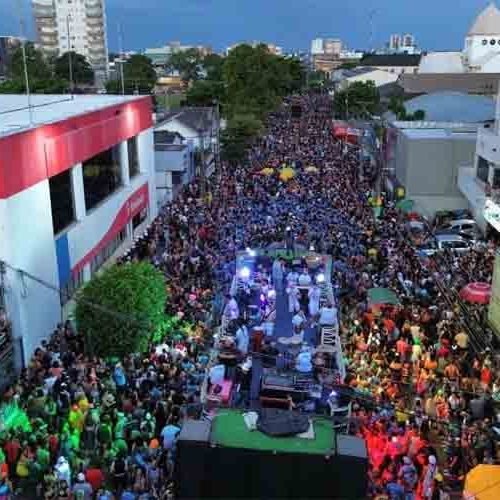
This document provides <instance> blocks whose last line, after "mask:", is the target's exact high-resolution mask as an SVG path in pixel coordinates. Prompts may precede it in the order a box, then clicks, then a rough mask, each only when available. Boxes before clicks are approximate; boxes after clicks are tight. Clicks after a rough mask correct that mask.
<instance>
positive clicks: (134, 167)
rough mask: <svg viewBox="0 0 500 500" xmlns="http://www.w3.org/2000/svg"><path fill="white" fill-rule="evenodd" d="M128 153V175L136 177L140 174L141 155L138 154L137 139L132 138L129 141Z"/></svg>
mask: <svg viewBox="0 0 500 500" xmlns="http://www.w3.org/2000/svg"><path fill="white" fill-rule="evenodd" d="M127 151H128V174H129V177H130V178H131V179H132V177H135V176H136V175H137V174H138V173H139V154H138V152H137V137H132V138H131V139H129V140H128V141H127Z"/></svg>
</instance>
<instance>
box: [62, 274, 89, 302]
mask: <svg viewBox="0 0 500 500" xmlns="http://www.w3.org/2000/svg"><path fill="white" fill-rule="evenodd" d="M83 282H84V278H83V267H82V268H81V269H80V270H79V271H77V272H75V273H73V274H72V275H71V277H70V279H69V281H68V282H67V283H66V284H65V285H64V286H63V287H62V288H61V305H64V304H66V302H68V301H69V300H71V298H72V297H73V296H74V295H75V292H76V291H77V290H78V289H79V288H80V287H81V286H82V285H83Z"/></svg>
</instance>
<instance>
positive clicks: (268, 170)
mask: <svg viewBox="0 0 500 500" xmlns="http://www.w3.org/2000/svg"><path fill="white" fill-rule="evenodd" d="M259 174H261V175H265V176H266V177H268V176H270V175H273V174H274V170H273V169H272V168H270V167H266V168H263V169H262V170H260V171H259Z"/></svg>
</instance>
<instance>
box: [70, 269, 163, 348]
mask: <svg viewBox="0 0 500 500" xmlns="http://www.w3.org/2000/svg"><path fill="white" fill-rule="evenodd" d="M165 301H166V291H165V280H164V277H163V275H162V273H161V272H159V271H157V270H156V269H155V268H154V267H153V266H152V265H151V264H148V263H145V262H141V263H130V264H125V265H117V266H113V267H111V268H109V269H106V270H105V271H104V272H103V273H102V274H98V275H96V276H94V277H93V278H92V280H90V281H89V282H88V283H87V284H86V285H85V286H84V287H83V288H82V289H81V290H80V291H79V293H78V295H77V305H76V311H75V315H76V322H77V326H78V329H79V330H80V331H81V332H82V333H83V335H84V336H85V339H86V341H87V342H88V343H89V346H88V347H89V350H90V351H92V352H93V353H95V354H98V355H100V356H122V355H125V354H129V353H131V352H144V351H145V350H146V349H147V348H148V344H149V342H150V341H151V339H152V338H153V337H154V338H158V329H161V328H163V325H164V323H165V321H164V320H165V316H164V310H165Z"/></svg>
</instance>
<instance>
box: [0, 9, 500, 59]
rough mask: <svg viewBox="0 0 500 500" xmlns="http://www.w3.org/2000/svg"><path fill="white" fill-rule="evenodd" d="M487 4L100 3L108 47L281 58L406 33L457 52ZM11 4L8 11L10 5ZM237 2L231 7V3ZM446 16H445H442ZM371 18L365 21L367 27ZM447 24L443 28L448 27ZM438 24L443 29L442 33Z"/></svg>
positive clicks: (1, 23) (6, 27)
mask: <svg viewBox="0 0 500 500" xmlns="http://www.w3.org/2000/svg"><path fill="white" fill-rule="evenodd" d="M16 1H17V0H0V7H1V8H2V14H3V15H2V16H1V18H0V33H1V34H3V35H4V36H19V15H18V12H17V10H16V8H15V4H16ZM22 2H23V4H22V17H23V20H24V23H25V26H26V34H27V37H28V38H30V39H34V36H35V30H34V26H33V18H32V11H31V0H22ZM489 3H491V2H490V1H488V0H440V1H439V2H436V1H435V0H432V1H431V0H420V2H418V5H415V4H410V5H402V2H400V1H396V0H358V1H357V2H356V3H355V4H354V5H348V4H346V5H332V2H331V0H251V1H250V0H168V1H167V2H166V3H163V2H162V1H161V0H142V1H141V2H140V3H139V4H138V3H137V2H135V1H132V0H106V17H107V33H108V49H109V51H110V52H117V51H118V47H119V44H118V24H119V23H121V25H122V30H123V39H124V43H123V50H125V51H142V50H144V49H146V48H153V47H162V46H164V45H165V44H167V43H168V42H169V41H180V42H181V43H182V44H183V45H204V46H210V47H212V49H213V50H214V51H215V52H222V51H224V50H225V49H226V48H227V47H229V46H231V45H233V44H235V43H239V42H251V41H254V40H255V41H262V42H265V43H272V44H274V45H277V46H279V47H283V49H284V50H285V51H286V52H291V51H297V50H301V51H309V50H310V47H311V41H312V40H313V39H315V38H340V39H341V40H342V43H343V44H345V46H346V47H347V48H348V49H349V50H363V51H370V50H379V49H383V48H384V47H385V46H386V44H387V43H388V41H389V38H390V36H391V35H392V34H401V35H403V34H405V33H410V34H412V35H413V36H414V37H415V40H416V44H417V47H418V48H419V49H420V50H422V51H427V52H429V51H449V52H454V51H461V50H462V49H463V44H464V38H465V36H466V34H467V32H468V30H469V28H470V26H472V23H473V22H474V19H475V18H476V16H477V15H478V14H479V12H480V11H481V10H482V9H483V8H485V7H486V6H487V5H488V4H489ZM13 4H14V5H13ZM236 4H238V5H236ZM450 13H453V16H452V17H450ZM370 20H371V21H370ZM450 20H452V21H453V22H451V23H449V24H447V22H448V21H450ZM443 26H444V27H445V29H443Z"/></svg>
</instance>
